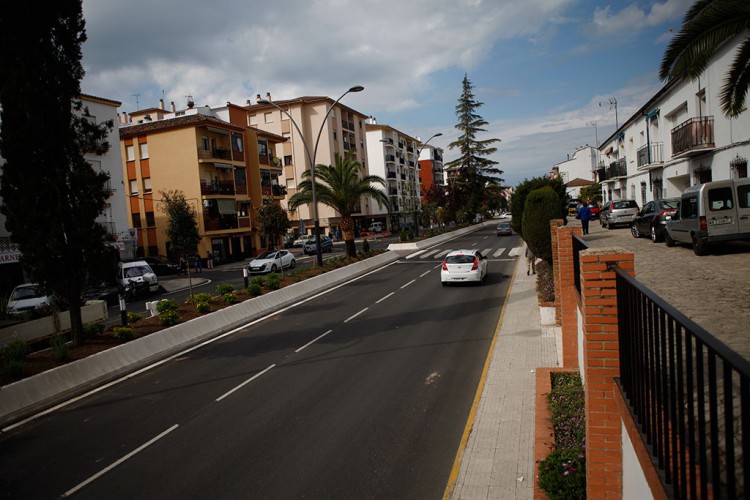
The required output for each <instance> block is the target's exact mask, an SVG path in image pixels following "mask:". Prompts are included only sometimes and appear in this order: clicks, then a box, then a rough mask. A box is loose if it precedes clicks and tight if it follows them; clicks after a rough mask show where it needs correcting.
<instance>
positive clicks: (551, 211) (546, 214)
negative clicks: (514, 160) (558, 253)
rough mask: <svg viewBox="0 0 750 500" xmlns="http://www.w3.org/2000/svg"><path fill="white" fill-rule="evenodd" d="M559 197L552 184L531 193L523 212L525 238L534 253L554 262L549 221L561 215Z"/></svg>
mask: <svg viewBox="0 0 750 500" xmlns="http://www.w3.org/2000/svg"><path fill="white" fill-rule="evenodd" d="M559 201H560V199H559V197H558V194H557V193H556V192H555V190H554V189H552V187H551V186H543V187H541V188H539V189H535V190H533V191H532V192H530V193H529V196H528V197H527V198H526V206H525V209H524V212H523V229H524V233H523V239H524V240H525V241H526V244H527V245H528V246H529V248H530V249H531V251H532V252H534V255H536V256H537V257H539V258H540V259H544V260H546V261H548V262H552V235H551V234H550V227H549V223H550V221H551V220H552V219H555V218H557V217H558V216H559V208H560V207H559Z"/></svg>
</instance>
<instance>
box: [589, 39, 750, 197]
mask: <svg viewBox="0 0 750 500" xmlns="http://www.w3.org/2000/svg"><path fill="white" fill-rule="evenodd" d="M741 38H742V37H738V38H736V39H735V40H733V41H731V42H730V43H727V44H725V45H724V46H723V47H721V48H720V49H719V50H718V51H717V53H716V54H715V56H714V58H713V59H712V60H711V61H710V63H709V64H708V66H707V68H706V70H705V71H704V72H703V73H702V74H701V76H700V78H698V79H697V80H692V81H691V80H679V81H674V82H671V83H669V84H667V85H666V86H664V87H663V88H662V89H661V90H660V91H659V92H658V93H657V94H656V95H654V96H653V97H652V98H651V99H650V100H649V101H648V102H647V103H646V104H644V105H643V106H642V107H641V108H640V109H639V110H638V111H637V112H636V113H635V114H634V115H633V116H631V117H630V118H628V119H627V121H626V122H625V123H624V124H623V125H622V126H621V127H620V128H619V129H618V130H617V131H616V132H615V133H614V134H613V135H612V136H610V137H609V138H607V139H606V140H605V141H604V142H603V143H602V144H601V145H600V146H599V151H600V154H601V159H600V162H599V164H598V165H597V166H596V168H595V174H596V177H597V179H598V180H599V181H600V182H601V183H602V196H603V197H604V200H605V201H608V200H619V199H634V200H636V201H637V202H638V204H639V205H641V206H643V205H644V204H646V203H647V202H649V201H652V200H655V199H661V198H671V197H677V196H679V195H680V194H681V193H682V191H683V190H685V188H687V187H689V186H691V185H694V184H699V183H703V182H708V181H711V180H721V179H733V178H739V177H747V158H748V156H749V155H750V112H748V111H747V110H746V111H744V112H743V113H742V114H741V115H740V116H739V117H737V118H735V119H729V118H727V117H725V116H724V114H723V112H722V111H721V107H720V104H719V92H720V91H721V88H722V86H723V85H724V79H725V77H726V74H727V70H728V68H729V66H730V64H731V62H732V60H733V58H734V54H735V51H736V49H737V47H738V45H739V43H740V41H741Z"/></svg>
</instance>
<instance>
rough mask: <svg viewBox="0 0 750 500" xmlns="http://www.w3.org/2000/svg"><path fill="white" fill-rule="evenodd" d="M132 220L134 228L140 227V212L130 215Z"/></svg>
mask: <svg viewBox="0 0 750 500" xmlns="http://www.w3.org/2000/svg"><path fill="white" fill-rule="evenodd" d="M132 221H133V227H134V228H139V227H141V214H138V213H136V214H133V215H132Z"/></svg>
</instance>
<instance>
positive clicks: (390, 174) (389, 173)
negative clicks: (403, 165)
mask: <svg viewBox="0 0 750 500" xmlns="http://www.w3.org/2000/svg"><path fill="white" fill-rule="evenodd" d="M387 175H388V178H389V179H395V178H396V172H388V174H387Z"/></svg>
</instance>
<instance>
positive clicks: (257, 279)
mask: <svg viewBox="0 0 750 500" xmlns="http://www.w3.org/2000/svg"><path fill="white" fill-rule="evenodd" d="M265 283H266V280H265V279H264V278H263V276H256V277H255V278H253V279H252V281H250V284H251V285H253V284H255V285H258V286H259V287H263V285H265Z"/></svg>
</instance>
